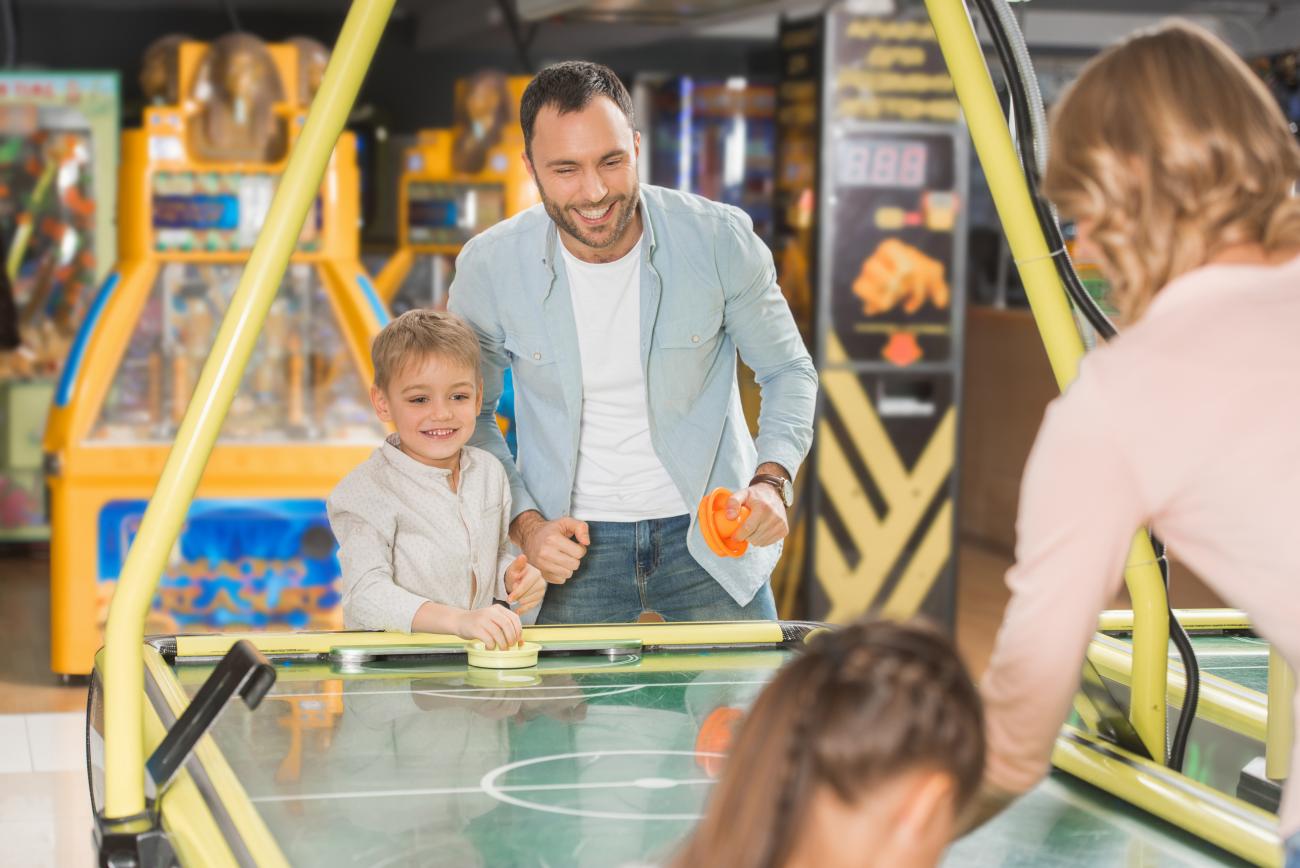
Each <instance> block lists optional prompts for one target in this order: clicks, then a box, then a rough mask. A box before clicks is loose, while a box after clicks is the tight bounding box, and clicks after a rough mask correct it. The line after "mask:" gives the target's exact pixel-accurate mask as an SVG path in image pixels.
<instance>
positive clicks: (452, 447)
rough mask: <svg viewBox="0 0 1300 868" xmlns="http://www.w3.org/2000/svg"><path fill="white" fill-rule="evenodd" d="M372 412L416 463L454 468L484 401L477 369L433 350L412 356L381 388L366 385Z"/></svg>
mask: <svg viewBox="0 0 1300 868" xmlns="http://www.w3.org/2000/svg"><path fill="white" fill-rule="evenodd" d="M370 401H371V403H372V404H374V407H375V413H377V414H378V415H379V418H380V419H382V420H383V421H385V422H392V423H393V427H395V428H396V429H397V435H398V437H399V438H400V440H401V448H402V451H403V452H405V453H406V454H407V455H409V456H411V457H412V458H414V459H415V460H416V461H418V462H420V463H421V464H426V465H428V466H429V467H441V468H442V469H444V470H454V469H455V468H456V467H459V466H460V449H461V447H462V446H464V445H465V443H466V442H467V441H468V440H469V438H470V435H472V434H473V433H474V423H475V420H476V419H477V417H478V413H479V409H480V408H481V407H482V405H483V393H482V390H481V389H480V388H479V373H478V371H476V370H474V369H473V368H471V367H469V366H467V365H463V364H460V363H458V362H456V361H454V360H452V359H449V358H447V357H445V356H442V355H439V354H437V353H431V354H429V355H426V356H423V357H421V358H418V359H412V360H411V361H409V362H408V363H407V364H405V365H403V366H402V368H401V369H400V370H398V371H397V372H396V373H395V374H394V375H393V376H392V377H391V378H390V379H389V381H388V385H387V386H386V387H385V388H383V389H381V388H379V387H378V386H371V387H370Z"/></svg>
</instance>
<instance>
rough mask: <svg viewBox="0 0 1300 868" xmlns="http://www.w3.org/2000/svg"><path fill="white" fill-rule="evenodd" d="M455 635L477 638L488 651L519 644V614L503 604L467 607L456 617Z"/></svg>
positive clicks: (522, 633)
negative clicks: (477, 607) (480, 607)
mask: <svg viewBox="0 0 1300 868" xmlns="http://www.w3.org/2000/svg"><path fill="white" fill-rule="evenodd" d="M456 635H457V636H459V637H460V638H462V639H479V640H482V642H483V647H484V648H487V649H488V650H489V651H492V650H504V649H506V648H511V647H514V646H515V645H518V644H519V640H520V639H521V638H522V637H523V635H524V628H523V625H522V624H520V623H519V616H518V615H516V614H515V613H514V612H512V611H510V610H509V609H507V608H506V607H505V606H495V605H493V606H487V607H485V608H482V609H467V610H465V611H463V612H461V613H460V615H459V616H457V618H456Z"/></svg>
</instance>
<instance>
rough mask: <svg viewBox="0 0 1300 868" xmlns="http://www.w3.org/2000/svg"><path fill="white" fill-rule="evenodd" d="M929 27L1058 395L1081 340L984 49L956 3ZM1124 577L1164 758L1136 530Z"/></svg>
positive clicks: (1157, 612)
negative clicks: (981, 169) (986, 178)
mask: <svg viewBox="0 0 1300 868" xmlns="http://www.w3.org/2000/svg"><path fill="white" fill-rule="evenodd" d="M925 5H926V8H927V10H929V13H930V22H931V23H932V24H933V25H934V30H935V34H936V35H937V36H938V37H939V47H940V48H941V49H942V51H943V56H944V60H945V61H946V62H947V64H948V72H949V74H950V75H951V76H952V81H953V85H954V87H955V88H956V90H957V99H958V101H959V102H960V103H961V106H962V110H963V111H964V112H965V115H966V123H967V124H968V126H969V127H970V135H971V141H972V142H974V144H975V151H976V153H977V154H978V155H979V160H980V165H981V166H983V167H984V174H985V175H986V176H987V177H988V181H989V189H990V190H991V191H992V193H993V203H994V205H996V206H997V210H998V217H999V219H1001V221H1002V228H1003V231H1005V232H1006V235H1007V241H1008V242H1009V243H1010V245H1011V252H1012V255H1013V256H1014V257H1015V260H1016V265H1017V267H1018V268H1019V269H1020V277H1021V280H1022V281H1023V282H1024V284H1025V294H1026V295H1027V296H1028V297H1029V306H1030V308H1031V309H1032V310H1033V313H1034V321H1035V322H1036V323H1037V324H1038V331H1039V334H1041V335H1042V338H1043V346H1044V348H1045V349H1046V350H1047V359H1048V361H1049V362H1050V363H1051V366H1052V373H1053V374H1054V375H1055V376H1056V383H1057V385H1058V386H1060V388H1061V389H1062V390H1064V389H1065V387H1066V386H1068V385H1069V384H1070V382H1071V381H1072V380H1074V378H1075V376H1076V375H1077V374H1078V372H1079V360H1080V359H1082V358H1083V352H1084V348H1083V340H1082V339H1081V338H1080V337H1079V331H1078V329H1077V328H1076V326H1075V323H1074V317H1073V315H1072V313H1071V312H1070V304H1069V302H1068V300H1067V296H1066V293H1065V287H1063V286H1062V285H1061V281H1060V278H1059V276H1058V275H1057V273H1056V267H1055V265H1054V264H1053V262H1052V254H1053V251H1051V250H1049V249H1048V248H1047V239H1046V238H1044V237H1043V232H1042V229H1041V228H1040V227H1039V225H1038V219H1037V217H1036V216H1035V213H1034V206H1033V202H1032V200H1031V199H1030V196H1029V187H1028V185H1027V184H1026V182H1025V176H1024V173H1023V172H1022V171H1021V167H1020V160H1019V158H1018V157H1017V155H1016V149H1015V145H1014V144H1013V143H1012V141H1011V132H1010V130H1008V129H1007V124H1006V120H1005V118H1004V117H1003V114H1002V105H1001V103H1000V102H999V101H998V98H997V93H996V92H995V91H994V89H993V81H992V79H991V78H990V77H989V71H988V67H987V66H986V65H985V63H984V52H983V51H982V50H981V49H980V45H979V41H978V40H977V39H976V38H975V30H974V28H973V27H972V26H971V20H970V15H969V13H968V12H967V10H966V4H965V3H964V2H963V0H926V3H925ZM1128 564H1129V566H1128V568H1127V569H1126V570H1125V571H1124V580H1125V582H1126V583H1127V584H1128V591H1129V596H1130V597H1132V599H1133V687H1132V707H1131V709H1130V712H1129V713H1130V716H1131V717H1132V718H1133V725H1134V727H1135V728H1136V729H1137V731H1138V735H1140V736H1141V737H1142V742H1143V743H1144V744H1145V745H1146V746H1147V750H1149V751H1150V752H1151V756H1152V757H1154V758H1155V759H1156V760H1157V761H1158V762H1161V763H1163V762H1164V761H1165V679H1166V677H1167V672H1166V667H1167V666H1168V650H1167V649H1168V647H1169V615H1168V604H1167V602H1166V599H1165V587H1164V582H1163V580H1162V579H1161V576H1160V569H1159V567H1158V565H1157V563H1156V557H1155V552H1154V551H1153V550H1152V548H1151V541H1150V540H1149V539H1148V538H1147V536H1146V534H1145V533H1138V534H1137V535H1136V536H1135V537H1134V539H1133V545H1132V547H1131V548H1130V550H1129V560H1128Z"/></svg>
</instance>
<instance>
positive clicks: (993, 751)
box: [976, 22, 1300, 866]
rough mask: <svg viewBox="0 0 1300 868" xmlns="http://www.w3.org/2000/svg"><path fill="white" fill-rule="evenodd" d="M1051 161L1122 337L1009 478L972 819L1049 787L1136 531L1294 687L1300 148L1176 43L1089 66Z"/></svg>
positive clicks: (1234, 79) (1209, 56)
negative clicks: (1000, 606) (1005, 602)
mask: <svg viewBox="0 0 1300 868" xmlns="http://www.w3.org/2000/svg"><path fill="white" fill-rule="evenodd" d="M1051 143H1052V147H1051V156H1050V158H1049V160H1048V166H1047V172H1046V178H1045V185H1044V189H1045V192H1046V194H1047V195H1048V197H1049V198H1050V199H1051V200H1052V201H1053V202H1054V203H1055V204H1056V206H1057V207H1058V208H1059V209H1060V211H1061V214H1062V215H1063V216H1064V217H1066V218H1068V219H1071V220H1073V221H1074V222H1075V224H1076V226H1077V227H1078V230H1079V240H1080V245H1081V247H1084V248H1085V249H1086V250H1087V252H1088V254H1089V255H1090V256H1093V257H1095V258H1096V259H1097V260H1098V261H1099V262H1100V263H1101V264H1102V267H1103V270H1104V271H1105V273H1106V275H1107V277H1108V278H1109V280H1110V283H1111V287H1112V290H1113V292H1114V300H1115V302H1116V304H1117V306H1118V308H1119V309H1120V311H1121V313H1122V315H1123V318H1124V321H1125V322H1124V325H1125V326H1126V327H1125V329H1124V331H1123V333H1122V334H1121V335H1120V336H1119V337H1118V338H1116V339H1115V340H1113V341H1111V342H1110V343H1109V344H1107V345H1106V346H1104V347H1101V348H1099V349H1097V350H1095V351H1094V352H1092V353H1090V354H1089V355H1088V356H1087V357H1086V359H1085V360H1084V362H1083V364H1082V365H1081V367H1080V371H1079V377H1078V379H1077V380H1076V381H1075V382H1074V384H1073V385H1072V386H1071V387H1070V388H1069V390H1068V391H1067V392H1066V394H1064V395H1063V396H1061V397H1060V398H1058V399H1057V400H1056V401H1054V402H1053V404H1052V406H1051V407H1050V408H1049V409H1048V411H1047V414H1046V417H1045V418H1044V420H1043V426H1042V429H1041V430H1040V431H1039V434H1038V439H1037V442H1036V443H1035V445H1034V449H1033V452H1032V454H1031V455H1030V458H1029V462H1028V465H1027V466H1026V469H1025V475H1024V479H1023V487H1022V491H1021V499H1020V516H1019V522H1018V524H1017V535H1018V540H1017V545H1016V563H1015V566H1014V567H1012V569H1011V570H1010V572H1009V573H1008V574H1007V584H1008V586H1009V587H1010V589H1011V591H1012V598H1011V602H1010V604H1009V606H1008V608H1007V612H1006V617H1005V620H1004V622H1003V624H1002V628H1001V630H1000V632H999V634H998V638H997V643H996V645H995V649H994V653H993V657H992V660H991V662H990V664H989V669H988V672H987V674H986V675H985V677H984V679H983V681H982V683H981V693H982V696H983V699H984V704H985V709H986V725H987V733H988V751H989V752H988V763H987V767H986V771H985V776H984V785H983V788H982V795H981V799H980V802H979V807H980V810H979V811H978V812H976V813H977V814H978V815H979V816H980V817H987V816H989V815H991V814H992V813H994V812H996V810H997V809H998V808H999V807H1000V806H1001V805H1002V804H1005V803H1006V802H1007V801H1009V800H1010V799H1011V798H1013V797H1014V796H1015V795H1017V794H1020V793H1023V792H1025V791H1026V790H1028V789H1029V788H1030V787H1032V786H1033V785H1034V784H1035V783H1036V782H1037V781H1038V779H1039V778H1041V777H1042V776H1043V774H1045V772H1046V771H1047V768H1048V762H1049V758H1050V755H1051V751H1052V745H1053V742H1054V739H1055V737H1056V732H1057V729H1058V728H1059V726H1060V724H1061V721H1062V720H1064V719H1065V717H1066V714H1067V712H1068V709H1069V707H1070V701H1071V697H1072V696H1073V694H1074V692H1075V689H1076V685H1077V683H1078V673H1079V668H1080V666H1081V664H1082V661H1083V658H1084V654H1085V651H1086V649H1087V646H1088V642H1089V640H1090V639H1091V637H1092V634H1093V631H1094V630H1095V629H1096V626H1097V615H1098V613H1099V612H1100V611H1101V610H1102V609H1103V608H1104V607H1105V606H1106V605H1107V604H1108V602H1109V601H1110V600H1111V599H1112V598H1113V597H1114V595H1115V593H1116V591H1117V590H1118V589H1119V586H1120V582H1121V576H1122V573H1123V571H1124V565H1125V559H1126V555H1127V553H1128V550H1129V543H1130V541H1131V539H1132V536H1133V533H1134V531H1135V530H1136V529H1138V528H1140V527H1151V528H1153V529H1154V530H1155V531H1156V532H1157V533H1158V534H1159V535H1160V536H1161V537H1162V538H1163V539H1164V541H1165V542H1166V543H1167V544H1168V545H1169V548H1170V550H1171V551H1172V552H1174V553H1176V555H1177V556H1178V557H1179V558H1180V560H1182V561H1183V562H1184V563H1186V564H1187V565H1188V566H1189V567H1190V568H1191V569H1192V570H1194V571H1195V572H1196V573H1197V574H1198V575H1200V576H1201V577H1202V578H1204V579H1205V581H1206V582H1207V583H1208V584H1209V585H1210V586H1211V587H1212V588H1213V589H1214V590H1215V591H1216V592H1217V593H1218V594H1219V595H1220V596H1221V597H1222V598H1223V599H1224V600H1226V601H1227V602H1228V603H1229V604H1230V605H1232V606H1236V607H1238V608H1241V609H1244V610H1245V611H1246V612H1247V613H1249V615H1250V617H1251V619H1252V623H1253V624H1254V625H1255V627H1256V629H1257V630H1258V631H1259V633H1260V634H1262V635H1263V636H1265V637H1266V638H1267V639H1269V640H1270V641H1271V642H1273V643H1275V644H1276V646H1277V648H1278V649H1279V650H1280V651H1281V653H1282V654H1283V656H1284V657H1285V658H1286V660H1287V661H1288V662H1289V663H1290V665H1291V666H1292V667H1297V668H1300V630H1297V629H1296V626H1297V624H1300V548H1297V547H1296V546H1293V545H1289V544H1287V543H1286V542H1285V541H1286V540H1289V539H1291V538H1292V536H1293V535H1294V525H1295V521H1296V517H1297V516H1300V339H1297V331H1298V330H1300V199H1297V197H1296V183H1297V179H1300V147H1297V144H1296V141H1295V139H1294V138H1293V137H1292V135H1291V132H1290V130H1289V129H1288V126H1287V123H1286V121H1285V120H1284V119H1283V117H1282V114H1281V112H1280V111H1279V109H1278V106H1277V104H1276V102H1275V101H1274V100H1273V99H1272V98H1271V97H1270V96H1269V93H1268V91H1267V89H1266V88H1265V87H1264V85H1263V83H1262V82H1260V81H1259V80H1258V79H1257V78H1256V77H1255V76H1254V75H1252V74H1251V72H1250V71H1249V69H1248V68H1247V67H1246V65H1245V64H1244V63H1243V62H1242V61H1241V60H1240V59H1239V58H1238V57H1237V56H1236V55H1235V54H1233V52H1232V51H1231V50H1230V49H1229V48H1228V47H1227V46H1225V45H1224V44H1223V43H1221V42H1220V41H1219V40H1218V39H1216V38H1215V37H1214V36H1212V35H1211V34H1209V33H1208V32H1206V31H1204V30H1201V29H1199V28H1197V27H1194V26H1191V25H1189V24H1186V23H1181V22H1174V23H1169V24H1165V25H1163V26H1161V27H1159V28H1157V29H1155V30H1153V31H1147V32H1144V33H1141V34H1138V35H1135V36H1133V37H1132V38H1130V39H1128V40H1127V41H1125V42H1123V43H1122V44H1120V45H1117V46H1115V47H1113V48H1110V49H1109V50H1107V51H1105V52H1104V53H1102V54H1101V55H1100V56H1099V57H1097V58H1096V59H1095V60H1093V61H1092V62H1091V63H1090V64H1089V65H1088V66H1087V67H1086V68H1085V69H1084V71H1083V73H1082V74H1081V75H1080V77H1079V79H1078V81H1077V82H1075V83H1074V85H1073V86H1072V87H1071V88H1070V90H1069V91H1068V92H1067V93H1066V94H1065V96H1064V97H1063V99H1062V100H1061V102H1060V104H1059V105H1058V106H1057V107H1056V109H1055V112H1054V115H1053V119H1052V128H1051ZM1296 720H1297V721H1300V714H1297V716H1296ZM1297 755H1298V756H1300V751H1298V752H1297ZM1295 789H1296V788H1295V786H1289V787H1288V788H1287V792H1286V794H1285V797H1284V799H1283V802H1282V810H1281V816H1282V831H1283V833H1284V835H1289V836H1292V837H1290V839H1289V843H1288V854H1289V855H1288V863H1287V864H1288V865H1289V866H1300V834H1297V833H1298V832H1300V800H1298V799H1297V796H1296V793H1295Z"/></svg>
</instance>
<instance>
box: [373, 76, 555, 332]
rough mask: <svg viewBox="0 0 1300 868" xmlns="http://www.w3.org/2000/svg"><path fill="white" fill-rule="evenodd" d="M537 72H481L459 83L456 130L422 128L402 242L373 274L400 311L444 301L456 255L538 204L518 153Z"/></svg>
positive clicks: (404, 183) (407, 186) (404, 195)
mask: <svg viewBox="0 0 1300 868" xmlns="http://www.w3.org/2000/svg"><path fill="white" fill-rule="evenodd" d="M529 81H531V79H530V78H529V77H528V76H513V77H509V78H507V77H506V76H505V75H503V74H502V73H499V72H496V71H491V70H489V71H485V72H480V73H478V74H477V75H474V76H472V77H471V78H469V79H465V80H461V81H459V82H457V84H456V101H455V104H456V110H455V122H454V124H453V126H452V127H451V128H450V129H437V130H422V131H421V132H420V134H419V138H418V139H417V141H416V144H415V145H414V146H413V147H411V148H408V149H407V151H406V155H405V164H404V167H403V171H402V177H401V181H400V186H399V189H398V212H397V213H398V217H397V220H398V247H397V251H396V252H395V253H394V254H393V257H392V258H391V259H390V260H389V261H388V262H387V263H386V264H385V265H384V268H383V270H382V271H380V272H379V274H378V275H376V277H375V287H376V288H377V289H378V290H379V295H380V297H381V298H382V299H383V300H384V301H385V302H386V303H387V304H388V305H389V307H390V308H391V309H392V311H393V313H394V314H399V313H402V312H404V311H407V310H410V309H411V308H415V307H434V308H439V309H441V308H445V307H446V306H447V289H448V287H449V286H450V285H451V278H452V274H453V269H454V265H455V260H456V254H458V253H460V249H461V247H462V246H463V245H464V244H465V242H466V241H468V240H469V239H471V238H473V237H474V236H475V235H477V234H478V233H479V232H481V231H483V230H484V229H487V228H488V227H489V226H491V225H493V224H494V223H497V222H500V221H501V220H504V219H505V218H507V217H512V216H514V215H515V214H518V213H519V212H520V211H523V210H524V209H526V208H528V207H529V206H531V205H534V204H536V203H537V202H538V201H539V200H538V196H537V188H536V186H535V185H534V184H533V179H532V178H531V177H530V176H529V175H528V170H527V168H526V167H525V166H524V162H523V160H522V159H520V154H522V153H523V151H524V136H523V131H522V130H521V129H520V128H519V100H520V99H521V98H522V97H523V93H524V88H526V87H527V86H528V82H529Z"/></svg>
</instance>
